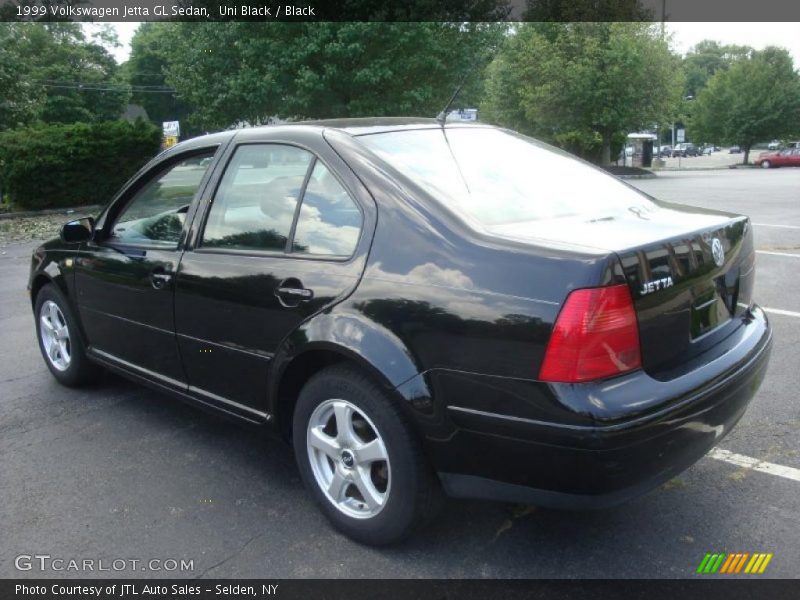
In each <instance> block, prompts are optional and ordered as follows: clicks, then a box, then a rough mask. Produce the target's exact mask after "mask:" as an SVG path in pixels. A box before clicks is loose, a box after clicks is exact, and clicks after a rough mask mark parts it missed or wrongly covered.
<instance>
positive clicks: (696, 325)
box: [691, 289, 731, 341]
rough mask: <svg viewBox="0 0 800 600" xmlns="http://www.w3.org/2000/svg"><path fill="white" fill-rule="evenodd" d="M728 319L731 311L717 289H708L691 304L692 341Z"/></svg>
mask: <svg viewBox="0 0 800 600" xmlns="http://www.w3.org/2000/svg"><path fill="white" fill-rule="evenodd" d="M730 319H731V313H730V311H729V310H728V307H727V306H726V305H725V302H723V300H722V298H721V297H720V295H719V294H718V293H717V290H716V289H710V290H708V291H707V292H705V293H703V294H702V295H701V296H699V297H698V298H697V299H696V300H695V302H694V303H693V304H692V328H691V339H692V341H695V340H697V339H699V338H701V337H703V336H705V335H707V334H709V333H711V332H712V331H714V330H715V329H716V328H717V327H719V326H720V325H724V324H725V323H727V322H728V321H730Z"/></svg>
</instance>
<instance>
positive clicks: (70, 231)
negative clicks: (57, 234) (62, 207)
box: [61, 217, 94, 244]
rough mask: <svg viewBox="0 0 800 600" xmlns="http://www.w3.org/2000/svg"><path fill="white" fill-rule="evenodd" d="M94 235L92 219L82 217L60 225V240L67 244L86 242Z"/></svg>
mask: <svg viewBox="0 0 800 600" xmlns="http://www.w3.org/2000/svg"><path fill="white" fill-rule="evenodd" d="M93 235H94V219H93V218H92V217H84V218H83V219H76V220H74V221H70V222H69V223H65V224H64V225H63V226H62V227H61V241H62V242H66V243H68V244H75V243H78V242H86V241H89V240H90V239H92V236H93Z"/></svg>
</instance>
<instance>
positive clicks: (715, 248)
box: [711, 238, 725, 267]
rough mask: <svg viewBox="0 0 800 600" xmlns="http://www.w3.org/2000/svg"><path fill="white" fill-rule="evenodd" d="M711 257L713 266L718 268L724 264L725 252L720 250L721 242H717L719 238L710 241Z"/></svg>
mask: <svg viewBox="0 0 800 600" xmlns="http://www.w3.org/2000/svg"><path fill="white" fill-rule="evenodd" d="M711 256H713V257H714V264H716V265H717V266H718V267H721V266H722V263H724V262H725V250H723V249H722V242H720V241H719V238H714V239H713V240H711Z"/></svg>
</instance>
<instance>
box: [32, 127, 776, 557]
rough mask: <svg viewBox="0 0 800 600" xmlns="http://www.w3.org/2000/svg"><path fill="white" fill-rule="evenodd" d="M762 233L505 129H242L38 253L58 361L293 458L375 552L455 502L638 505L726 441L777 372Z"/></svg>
mask: <svg viewBox="0 0 800 600" xmlns="http://www.w3.org/2000/svg"><path fill="white" fill-rule="evenodd" d="M753 281H754V253H753V233H752V228H751V226H750V223H749V221H748V219H747V218H745V217H740V216H735V215H730V214H725V213H721V212H713V211H709V210H700V209H695V208H688V207H684V206H676V205H670V204H665V203H663V202H659V201H657V200H654V199H652V198H650V197H647V196H645V195H643V194H642V193H640V192H638V191H636V190H635V189H633V188H631V187H629V186H627V185H626V184H624V183H622V182H620V181H619V180H617V179H615V178H613V177H611V176H609V175H607V174H605V173H604V172H602V171H600V170H598V169H595V168H594V167H592V166H590V165H588V164H586V163H583V162H581V161H578V160H576V159H574V158H572V157H570V156H569V155H568V154H566V153H564V152H561V151H559V150H556V149H554V148H551V147H549V146H546V145H544V144H541V143H539V142H537V141H535V140H532V139H529V138H526V137H523V136H521V135H518V134H515V133H513V132H511V131H506V130H501V129H496V128H492V127H488V126H483V125H463V124H455V125H449V124H448V125H447V126H445V127H443V126H441V125H440V124H439V123H437V122H436V121H433V120H421V119H376V120H348V121H326V122H316V123H304V124H293V125H281V126H271V127H264V128H254V129H245V130H239V131H228V132H224V133H218V134H213V135H208V136H205V137H200V138H196V139H192V140H189V141H187V142H183V143H181V144H178V145H177V146H175V147H173V148H171V149H170V150H168V151H166V152H164V153H162V154H160V155H159V156H158V157H156V158H155V159H154V160H153V161H151V162H150V163H149V164H148V165H146V166H145V167H144V168H143V169H142V170H141V171H140V172H139V173H138V174H137V175H136V176H135V177H133V179H131V181H130V182H129V183H128V184H126V185H125V186H124V187H123V188H122V190H121V191H120V192H119V194H118V195H117V196H116V197H115V198H114V199H113V200H112V201H111V202H110V204H109V205H108V206H107V207H106V208H105V209H104V210H103V211H102V213H101V214H100V215H99V217H98V218H97V220H96V221H95V220H93V219H82V220H79V221H73V222H71V223H67V224H66V225H65V226H64V228H63V230H62V232H61V237H60V239H59V240H53V241H50V242H48V243H46V244H44V245H43V246H41V247H40V248H38V249H37V250H36V251H35V252H34V255H33V263H32V267H31V273H30V282H29V287H30V293H31V299H32V304H33V309H34V312H35V318H36V328H37V337H38V340H39V345H40V346H41V350H42V355H43V356H44V359H45V363H46V364H47V366H48V368H49V369H50V371H51V372H52V373H53V375H54V376H55V377H56V378H57V379H58V380H59V381H61V382H62V383H64V384H67V385H77V384H80V383H83V382H85V381H87V379H89V378H90V377H91V375H92V374H93V373H94V372H95V369H96V368H97V366H98V365H102V366H103V367H106V368H108V369H111V370H114V371H117V372H119V373H121V374H123V375H125V376H128V377H131V378H133V379H136V380H139V381H141V382H143V383H146V384H148V385H151V386H153V387H154V388H157V389H159V390H163V391H166V392H169V393H172V394H174V395H176V396H178V397H179V398H181V399H184V400H187V401H189V402H192V403H194V404H197V405H199V406H200V407H203V408H207V409H211V410H213V411H216V412H218V413H221V414H224V415H227V416H229V417H231V418H234V419H236V420H239V421H241V422H242V423H247V424H251V425H255V426H264V427H266V428H271V429H273V430H274V431H276V432H277V433H278V434H280V435H282V436H284V437H285V438H286V439H287V440H291V442H292V444H293V446H294V450H295V453H296V456H297V464H298V467H299V470H300V473H301V475H302V478H303V481H304V482H305V484H306V485H307V487H308V489H309V491H310V492H311V494H312V495H313V496H314V498H315V500H316V501H317V503H318V504H319V506H320V508H321V509H322V511H323V512H324V513H325V514H326V515H327V516H328V518H329V519H330V520H331V521H332V522H333V524H334V525H335V526H336V527H338V528H339V529H340V530H342V531H344V532H345V533H347V534H348V535H350V536H351V537H353V538H355V539H357V540H360V541H362V542H367V543H373V544H381V543H389V542H392V541H395V540H397V539H399V538H401V537H402V536H403V535H405V534H407V533H408V532H409V531H411V530H412V529H413V528H414V527H415V526H417V525H419V524H420V523H423V522H424V521H425V519H426V518H428V517H430V516H431V515H432V514H433V511H434V509H435V508H436V506H437V505H438V503H439V502H438V501H439V499H440V498H441V491H442V490H443V491H444V492H446V493H447V494H449V495H451V496H458V497H472V498H490V499H497V500H505V501H514V502H525V503H532V504H538V505H543V506H556V507H568V508H583V507H598V506H599V507H602V506H608V505H611V504H614V503H617V502H620V501H622V500H625V499H627V498H630V497H632V496H635V495H637V494H641V493H643V492H645V491H647V490H649V489H651V488H653V487H654V486H656V485H658V484H659V483H660V482H663V481H664V480H666V479H668V478H671V477H673V476H675V475H676V474H677V473H679V472H680V471H681V470H683V469H685V468H687V467H688V466H689V465H691V464H692V463H694V462H695V461H697V460H698V459H699V458H700V457H702V456H703V455H704V454H705V453H706V452H707V451H708V450H709V449H710V448H711V447H712V446H714V445H715V444H716V443H717V442H719V440H720V439H721V438H722V437H723V436H724V435H725V434H727V433H728V431H730V429H731V428H732V427H733V426H734V425H735V424H736V422H737V421H738V420H739V418H740V417H741V416H742V414H743V413H744V411H745V408H746V406H747V404H748V402H749V401H750V399H751V398H752V397H753V395H754V393H755V392H756V390H757V389H758V386H759V384H760V382H761V380H762V378H763V376H764V372H765V370H766V368H767V362H768V356H769V350H770V346H771V330H770V327H769V324H768V322H767V319H766V316H765V315H764V312H763V311H762V310H761V309H760V308H759V307H758V306H757V305H756V304H754V303H753V301H752V297H751V296H752V290H753Z"/></svg>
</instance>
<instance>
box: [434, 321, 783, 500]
mask: <svg viewBox="0 0 800 600" xmlns="http://www.w3.org/2000/svg"><path fill="white" fill-rule="evenodd" d="M739 329H740V331H739V332H738V333H737V336H736V339H734V340H731V341H730V344H729V347H728V348H727V351H726V352H725V353H724V354H722V355H721V356H716V357H715V358H713V360H709V362H708V363H707V364H704V365H702V366H700V367H698V368H696V369H694V370H693V371H692V372H691V373H689V374H687V375H685V376H683V377H680V378H676V379H672V380H669V381H656V380H654V379H652V378H651V377H649V376H648V375H646V374H645V373H643V372H639V373H638V374H636V375H631V376H626V377H620V378H616V379H615V380H609V381H608V382H605V384H604V385H603V386H599V387H592V386H586V385H585V384H584V385H569V386H566V385H557V386H552V385H551V386H550V388H551V390H552V392H553V394H554V396H555V397H556V398H558V399H559V401H561V402H562V403H564V404H565V405H568V406H571V407H573V408H575V409H576V410H577V411H578V412H580V410H579V402H581V401H582V402H584V403H585V409H586V410H585V411H584V413H593V414H592V415H591V419H590V420H589V422H588V423H580V422H578V421H577V420H576V421H575V422H571V423H556V422H547V421H544V420H541V419H532V418H527V417H520V416H516V415H511V414H500V413H495V412H491V411H489V410H482V409H477V408H466V407H463V406H456V405H450V406H448V415H449V417H450V419H451V420H452V422H453V423H454V429H453V432H452V435H450V436H449V438H448V439H447V440H446V442H445V441H442V442H440V443H439V444H438V445H437V444H436V443H434V444H433V446H434V448H433V449H432V450H433V454H434V463H435V465H436V467H437V471H438V472H439V476H440V479H441V481H442V484H443V486H444V488H445V491H446V492H447V493H449V494H450V495H452V496H459V497H472V498H485V499H493V500H503V501H510V502H521V503H531V504H536V505H541V506H548V507H555V508H576V509H583V508H603V507H606V506H611V505H614V504H617V503H619V502H622V501H625V500H626V499H629V498H632V497H635V496H637V495H640V494H643V493H645V492H647V491H648V490H650V489H652V488H654V487H656V486H658V485H659V484H661V483H663V482H664V481H667V480H669V479H671V478H672V477H675V476H676V475H677V474H679V473H680V472H681V471H683V470H685V469H686V468H688V467H689V466H691V465H692V464H693V463H695V462H697V461H698V460H699V459H700V458H702V457H703V456H704V455H705V454H706V453H707V452H708V451H709V450H710V449H711V448H712V447H713V446H714V445H716V444H717V443H718V442H719V441H720V440H721V439H722V438H723V437H724V436H725V435H726V434H727V433H728V432H729V431H730V430H731V429H732V428H733V426H734V425H735V424H736V423H737V422H738V421H739V419H740V418H741V417H742V415H743V414H744V412H745V409H746V408H747V405H748V404H749V402H750V400H751V399H752V398H753V395H754V394H755V392H756V390H757V389H758V387H759V385H760V383H761V381H762V380H763V377H764V375H765V372H766V369H767V365H768V362H769V354H770V350H771V342H772V333H771V330H770V327H769V323H768V322H767V319H766V316H765V315H764V313H763V311H762V310H761V309H759V308H757V307H754V308H753V309H752V311H751V313H750V315H749V317H748V320H747V322H746V323H745V324H744V325H743V327H741V328H739ZM538 385H540V386H541V385H544V384H541V383H539V384H538ZM543 397H544V396H543ZM637 399H638V401H637ZM613 402H617V403H618V405H617V406H616V407H615V408H613V409H612V408H610V407H609V404H611V403H613ZM593 405H605V406H593ZM590 407H593V408H590ZM583 416H584V417H585V416H586V414H584V415H583Z"/></svg>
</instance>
